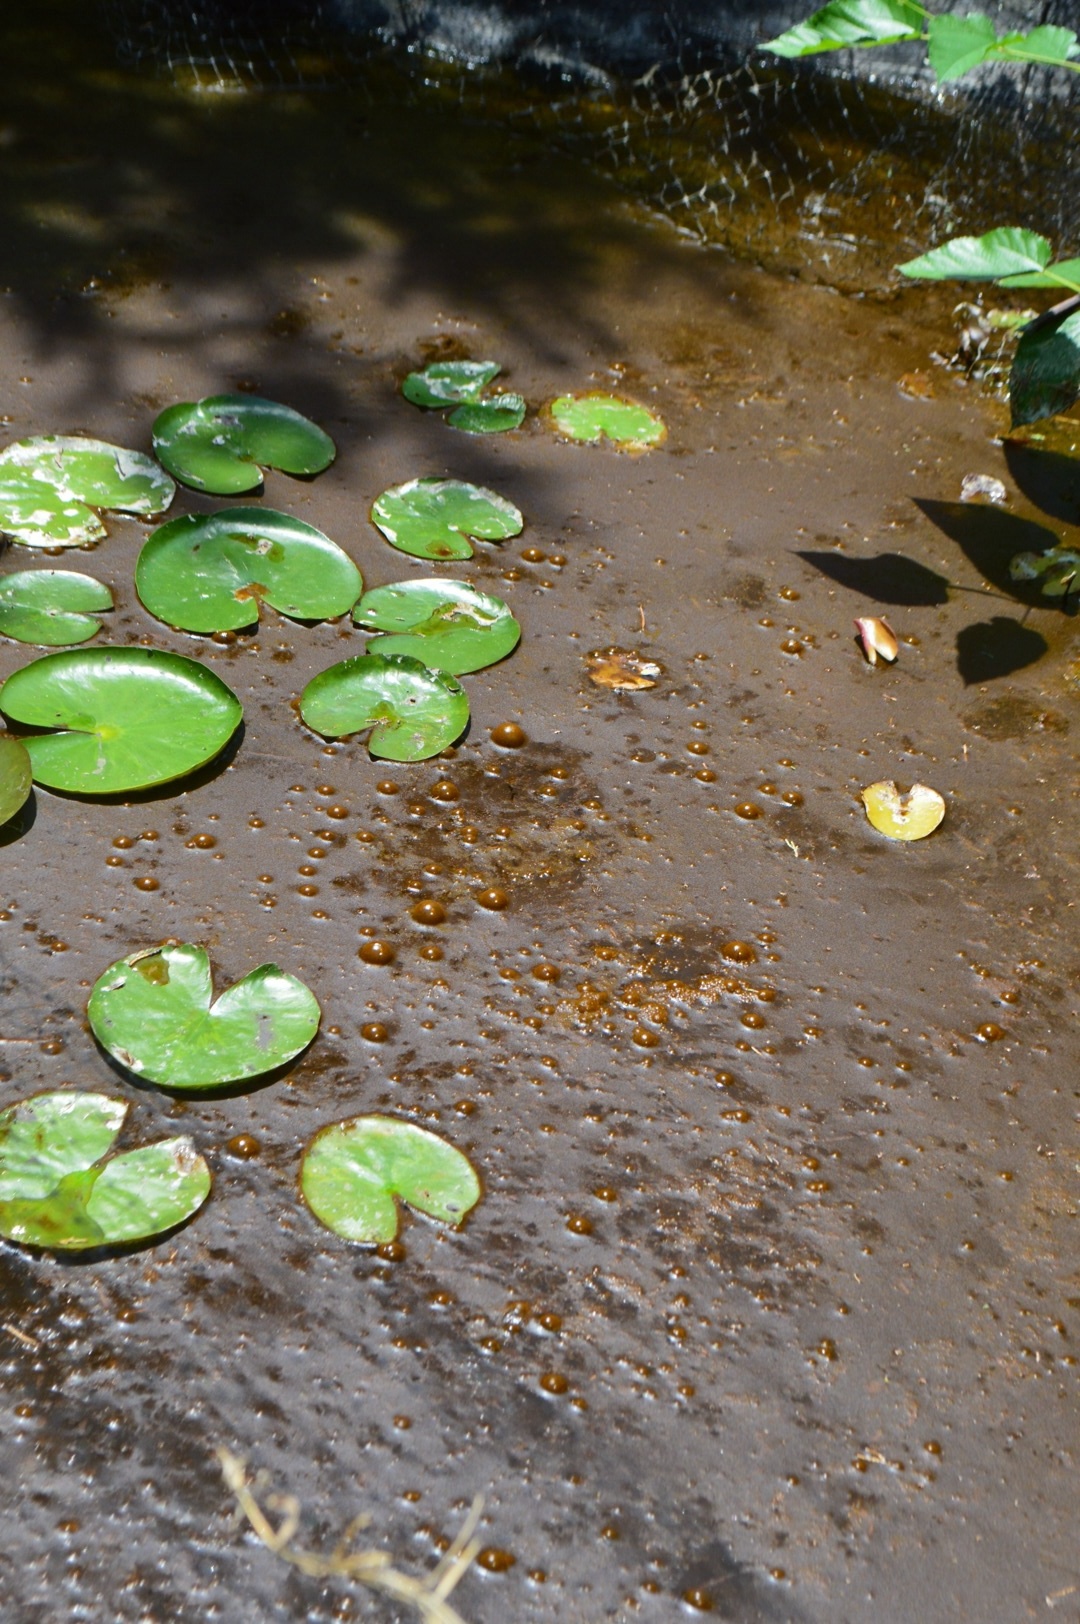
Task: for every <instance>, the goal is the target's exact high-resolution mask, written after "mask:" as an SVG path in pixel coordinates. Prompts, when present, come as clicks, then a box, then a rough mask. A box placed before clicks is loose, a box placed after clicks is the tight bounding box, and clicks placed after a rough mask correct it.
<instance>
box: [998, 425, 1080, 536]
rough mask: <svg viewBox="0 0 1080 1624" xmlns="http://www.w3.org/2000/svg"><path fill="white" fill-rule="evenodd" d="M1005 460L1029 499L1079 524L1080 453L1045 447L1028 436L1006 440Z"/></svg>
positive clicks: (1050, 511)
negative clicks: (1075, 453)
mask: <svg viewBox="0 0 1080 1624" xmlns="http://www.w3.org/2000/svg"><path fill="white" fill-rule="evenodd" d="M1004 451H1005V461H1006V463H1007V465H1008V469H1009V472H1010V474H1011V475H1012V477H1013V479H1014V480H1015V481H1016V483H1017V485H1018V487H1019V488H1020V490H1021V491H1022V492H1023V493H1024V495H1025V496H1026V497H1027V499H1028V501H1029V502H1033V503H1034V505H1035V506H1036V507H1037V508H1039V509H1040V510H1041V511H1042V512H1043V513H1045V514H1047V515H1049V517H1050V518H1052V519H1063V520H1064V521H1065V522H1066V523H1067V524H1076V525H1080V457H1066V456H1064V455H1063V454H1062V453H1061V452H1060V451H1045V450H1043V449H1042V448H1041V447H1039V446H1035V445H1032V444H1030V442H1028V441H1025V440H1006V441H1005V443H1004Z"/></svg>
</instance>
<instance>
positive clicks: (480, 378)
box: [401, 361, 502, 411]
mask: <svg viewBox="0 0 1080 1624" xmlns="http://www.w3.org/2000/svg"><path fill="white" fill-rule="evenodd" d="M501 371H502V367H501V366H500V365H499V363H498V361H433V362H432V364H431V365H430V366H429V367H425V368H424V370H423V372H410V373H409V376H408V377H407V378H406V379H405V382H404V383H403V384H402V386H401V393H402V394H403V395H404V396H405V399H406V400H408V401H411V402H412V404H413V405H414V406H423V407H424V408H425V409H426V410H428V411H444V410H445V409H446V407H447V406H456V405H459V404H460V403H461V402H462V401H470V400H473V401H475V400H479V399H480V396H481V395H482V394H483V392H484V390H485V389H486V388H487V386H488V384H489V383H490V382H491V380H492V378H497V377H498V375H499V373H500V372H501Z"/></svg>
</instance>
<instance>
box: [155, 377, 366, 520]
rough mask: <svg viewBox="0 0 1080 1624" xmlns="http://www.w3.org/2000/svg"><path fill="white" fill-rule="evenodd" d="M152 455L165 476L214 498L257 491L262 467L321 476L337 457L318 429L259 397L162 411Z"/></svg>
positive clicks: (210, 400)
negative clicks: (164, 471) (163, 470)
mask: <svg viewBox="0 0 1080 1624" xmlns="http://www.w3.org/2000/svg"><path fill="white" fill-rule="evenodd" d="M154 451H155V453H156V454H157V456H158V457H159V458H160V460H161V462H162V463H163V464H164V466H165V467H166V468H167V469H168V470H169V472H170V474H175V476H176V478H177V479H179V480H182V481H183V482H184V484H185V485H191V486H193V487H194V489H195V490H197V491H209V492H210V493H211V495H213V496H241V495H243V493H244V492H245V491H255V490H258V488H259V486H260V485H261V484H262V469H263V468H279V469H280V470H281V472H282V473H284V474H321V473H322V471H323V469H324V468H329V466H330V464H331V463H332V462H333V460H334V457H335V455H336V450H335V447H334V442H333V440H331V438H330V436H329V435H328V434H324V433H323V431H322V429H321V428H319V427H318V426H317V424H315V423H312V422H311V420H310V419H309V418H307V417H302V416H301V415H300V413H299V412H294V411H293V409H292V407H291V406H281V405H279V404H278V402H277V401H275V400H263V399H262V398H261V397H260V396H259V395H208V396H207V397H206V399H205V400H194V401H190V400H189V401H182V402H181V403H180V404H179V405H177V406H169V407H167V408H166V409H165V411H163V412H162V413H161V415H160V417H158V419H157V420H156V422H155V423H154Z"/></svg>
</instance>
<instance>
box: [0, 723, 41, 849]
mask: <svg viewBox="0 0 1080 1624" xmlns="http://www.w3.org/2000/svg"><path fill="white" fill-rule="evenodd" d="M33 787H34V774H33V770H32V769H31V766H30V756H29V754H28V752H27V749H26V746H25V744H23V742H22V740H21V739H7V738H3V737H0V828H2V827H3V825H4V824H5V823H8V822H10V820H11V819H12V818H13V817H14V816H15V814H16V812H18V811H19V809H20V807H22V806H24V805H25V803H26V802H27V801H28V800H29V798H30V791H31V790H32V789H33Z"/></svg>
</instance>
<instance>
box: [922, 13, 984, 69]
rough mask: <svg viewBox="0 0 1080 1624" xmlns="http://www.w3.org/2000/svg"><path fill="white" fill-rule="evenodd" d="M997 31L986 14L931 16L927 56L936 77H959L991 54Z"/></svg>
mask: <svg viewBox="0 0 1080 1624" xmlns="http://www.w3.org/2000/svg"><path fill="white" fill-rule="evenodd" d="M996 44H997V33H996V32H995V29H994V25H993V23H992V22H991V21H990V19H989V17H985V16H983V14H982V13H981V12H977V11H975V12H971V13H970V14H969V15H968V16H966V17H955V16H935V17H931V18H930V25H929V34H928V39H927V55H928V56H929V58H930V66H931V67H932V68H933V70H934V72H935V74H936V75H937V77H938V79H939V80H940V81H941V82H942V83H944V82H945V81H946V80H948V79H959V78H960V75H961V74H963V73H968V72H970V70H971V69H972V68H977V67H978V66H979V63H980V62H985V61H986V60H987V58H988V57H990V56H991V55H992V54H993V51H994V47H995V46H996Z"/></svg>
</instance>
